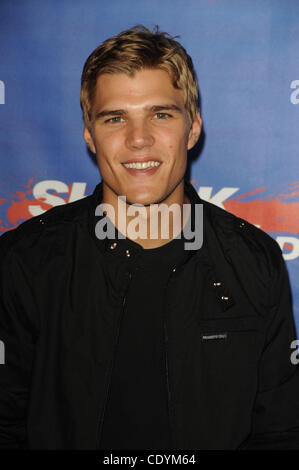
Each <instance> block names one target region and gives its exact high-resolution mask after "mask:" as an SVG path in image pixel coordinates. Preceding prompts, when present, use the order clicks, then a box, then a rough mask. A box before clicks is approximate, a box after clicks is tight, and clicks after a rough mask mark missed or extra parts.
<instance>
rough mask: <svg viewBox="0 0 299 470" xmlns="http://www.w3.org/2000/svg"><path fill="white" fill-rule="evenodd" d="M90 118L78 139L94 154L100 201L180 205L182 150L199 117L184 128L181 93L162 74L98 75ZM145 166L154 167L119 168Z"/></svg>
mask: <svg viewBox="0 0 299 470" xmlns="http://www.w3.org/2000/svg"><path fill="white" fill-rule="evenodd" d="M91 114H92V129H91V131H89V130H88V129H87V128H86V127H85V129H84V139H85V141H86V142H87V144H88V145H89V147H90V149H91V150H92V152H94V153H96V156H97V162H98V166H99V169H100V173H101V176H102V179H103V185H104V188H103V189H104V199H103V202H110V203H111V204H115V203H117V196H120V195H125V196H126V199H127V202H129V203H138V204H144V205H149V204H154V203H159V202H164V203H168V204H170V203H173V202H178V203H180V202H182V201H180V200H179V199H180V197H181V196H182V194H183V177H184V174H185V170H186V159H187V150H188V149H190V148H191V147H193V145H194V144H195V143H196V141H197V139H198V137H199V134H200V131H201V118H200V114H199V112H198V114H197V116H196V118H195V120H194V121H193V123H192V126H191V128H190V124H189V123H188V117H187V112H186V109H185V106H184V100H183V93H182V91H181V90H177V89H175V88H174V87H173V85H172V83H171V80H170V77H169V75H168V73H167V72H165V71H163V70H160V69H143V70H141V71H138V72H136V73H135V75H134V77H133V78H130V77H128V76H127V75H125V74H103V75H100V76H99V78H98V81H97V85H96V93H95V98H94V101H93V106H92V110H91ZM147 162H153V165H155V166H150V167H148V168H143V169H138V168H128V167H126V166H125V165H128V164H129V163H131V164H132V163H133V164H134V163H135V164H137V163H139V164H140V163H147ZM130 166H132V165H130Z"/></svg>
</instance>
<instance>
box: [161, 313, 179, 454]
mask: <svg viewBox="0 0 299 470" xmlns="http://www.w3.org/2000/svg"><path fill="white" fill-rule="evenodd" d="M163 326H164V339H165V341H164V344H165V366H166V385H167V395H168V403H167V405H168V406H167V408H168V418H169V427H170V435H171V441H172V444H173V449H176V442H175V437H174V429H175V427H174V419H173V417H172V414H171V402H172V399H171V392H170V387H169V373H168V356H167V343H168V335H167V328H166V321H165V320H164V322H163Z"/></svg>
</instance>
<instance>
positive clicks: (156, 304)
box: [100, 232, 185, 450]
mask: <svg viewBox="0 0 299 470" xmlns="http://www.w3.org/2000/svg"><path fill="white" fill-rule="evenodd" d="M184 241H185V239H184V238H183V237H182V232H181V238H180V237H177V238H175V239H173V240H171V241H170V242H169V243H167V244H165V245H162V246H161V247H158V248H153V249H142V250H140V255H139V258H138V261H137V264H136V267H137V270H134V272H133V275H132V279H131V283H130V287H129V290H128V292H127V295H126V303H125V307H124V311H123V316H122V320H121V325H120V330H119V338H118V343H117V347H116V354H115V359H114V366H113V371H112V380H111V384H110V390H109V395H108V401H107V404H106V410H105V416H104V424H103V432H102V439H101V444H100V448H101V449H115V450H116V449H145V450H147V449H151V450H154V449H157V450H161V449H173V448H174V447H173V444H172V441H171V434H170V423H169V414H168V399H167V394H168V392H167V382H166V363H165V360H166V356H165V340H164V314H165V310H164V305H163V300H164V287H165V285H166V283H167V280H168V278H169V275H170V273H171V270H172V268H173V267H174V266H175V265H176V262H178V260H180V259H181V257H183V256H184V246H183V244H184Z"/></svg>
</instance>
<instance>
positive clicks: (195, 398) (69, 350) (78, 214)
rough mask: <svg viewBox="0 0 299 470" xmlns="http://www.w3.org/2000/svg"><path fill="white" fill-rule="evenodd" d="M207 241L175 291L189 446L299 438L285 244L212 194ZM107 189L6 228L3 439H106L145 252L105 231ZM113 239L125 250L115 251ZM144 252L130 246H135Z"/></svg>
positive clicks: (6, 443)
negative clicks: (107, 413)
mask: <svg viewBox="0 0 299 470" xmlns="http://www.w3.org/2000/svg"><path fill="white" fill-rule="evenodd" d="M185 191H186V193H187V194H188V195H189V198H190V201H191V203H192V204H194V203H202V204H203V218H204V222H203V228H204V238H203V246H202V248H200V249H199V250H197V251H192V250H190V251H189V252H186V257H185V258H184V260H183V261H182V262H181V263H180V264H178V265H177V266H174V267H173V268H172V269H171V270H170V272H169V279H168V283H167V288H166V289H165V317H164V327H165V350H166V354H167V384H168V405H169V413H170V423H171V430H172V433H173V439H174V442H175V447H176V448H177V449H198V450H200V449H239V448H248V449H256V448H261V449H299V373H298V366H297V365H294V364H292V362H291V360H290V356H291V353H292V349H291V347H290V346H291V342H292V341H293V340H295V339H296V333H295V327H294V320H293V315H292V308H291V295H290V288H289V281H288V276H287V271H286V267H285V263H284V261H283V258H282V254H281V250H280V248H279V246H278V244H277V243H276V242H275V241H274V240H273V239H272V238H271V237H269V236H268V235H267V234H265V233H264V232H263V231H261V230H259V229H258V228H256V227H254V226H253V225H251V224H249V223H247V222H245V221H244V220H242V219H239V218H237V217H235V216H234V215H232V214H230V213H228V212H226V211H224V210H222V209H220V208H218V207H216V206H214V205H213V204H211V203H208V202H205V201H203V200H201V199H200V198H199V197H198V195H197V193H196V191H195V189H194V188H193V186H192V185H191V184H190V183H189V182H187V181H185ZM101 198H102V183H100V184H98V185H97V187H96V188H95V191H94V193H93V194H92V195H91V196H88V197H86V198H84V199H81V200H79V201H76V202H73V203H70V204H68V205H65V206H58V207H54V208H53V209H51V210H49V211H47V212H46V213H45V214H43V215H42V216H38V217H34V218H32V219H30V220H29V221H26V222H24V223H23V224H21V225H20V226H19V227H18V228H17V229H15V230H12V231H10V232H6V233H5V234H4V235H2V236H1V237H0V268H1V269H0V340H1V341H2V345H4V346H5V363H4V364H1V365H0V447H1V448H26V447H27V448H30V449H96V448H98V446H99V439H100V435H101V429H102V423H103V416H104V410H105V404H106V401H107V393H108V390H109V383H110V378H111V371H112V366H113V354H114V351H115V346H116V342H117V337H118V331H119V324H120V319H121V315H122V310H123V303H124V300H125V296H126V291H127V289H128V288H129V286H130V277H131V274H132V271H133V270H134V262H135V261H134V260H136V259H137V258H138V252H139V250H141V249H143V248H142V247H141V246H140V245H138V244H137V243H135V242H134V241H132V240H128V239H125V240H118V241H117V242H116V245H113V240H109V239H106V240H100V239H98V238H97V237H96V235H95V224H96V222H97V220H98V217H96V216H95V208H96V206H97V205H98V204H99V203H100V202H101ZM111 245H113V247H114V248H111ZM126 250H129V253H130V256H128V251H126Z"/></svg>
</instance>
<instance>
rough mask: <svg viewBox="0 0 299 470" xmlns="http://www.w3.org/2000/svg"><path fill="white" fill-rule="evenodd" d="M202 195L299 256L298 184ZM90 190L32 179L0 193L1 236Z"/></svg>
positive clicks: (208, 190) (202, 191)
mask: <svg viewBox="0 0 299 470" xmlns="http://www.w3.org/2000/svg"><path fill="white" fill-rule="evenodd" d="M191 183H192V184H193V185H194V187H195V188H197V191H198V194H199V196H200V197H201V198H202V199H204V200H206V201H209V202H211V203H213V204H215V205H217V206H219V207H221V208H223V209H225V210H227V211H228V212H232V213H233V214H235V215H236V216H238V217H241V218H243V219H245V220H247V221H248V222H251V223H252V224H254V225H256V226H257V227H259V228H261V229H262V230H264V231H265V232H267V233H268V234H269V235H271V236H272V237H273V238H274V239H275V240H276V241H277V242H278V244H279V245H280V247H281V249H282V251H283V256H284V259H285V260H290V261H291V260H294V259H296V258H298V257H299V216H298V214H299V181H295V182H291V183H286V184H281V185H278V186H273V187H262V188H255V189H253V190H251V191H249V192H246V193H242V192H241V189H240V188H238V187H224V188H222V189H220V190H218V191H217V192H215V191H213V187H212V186H199V188H198V186H197V185H196V184H194V183H196V180H191ZM88 193H90V191H89V190H88V189H87V184H86V183H85V182H73V183H71V184H66V183H65V182H63V181H59V180H44V181H38V182H36V178H30V180H29V181H28V183H27V184H25V185H24V186H23V188H16V189H15V192H14V193H13V194H9V195H5V194H0V234H1V232H2V233H3V232H5V231H7V230H11V229H13V228H16V227H17V226H18V225H19V224H20V223H22V222H24V221H25V220H28V219H30V218H31V217H34V216H38V215H41V214H43V213H44V212H46V211H47V210H48V209H50V208H51V207H54V206H57V205H63V204H67V203H69V202H73V201H76V200H79V199H81V198H83V197H85V196H86V195H87V194H88Z"/></svg>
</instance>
